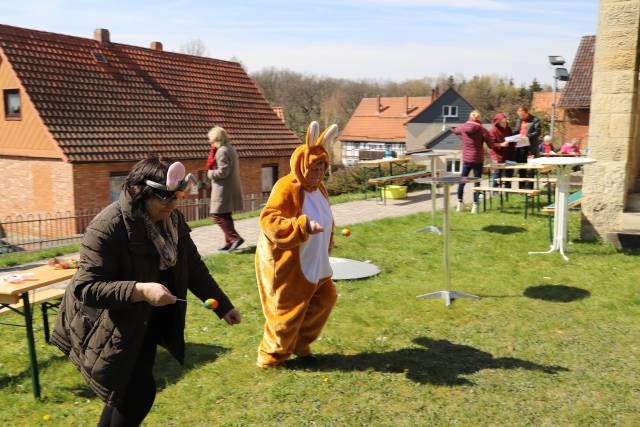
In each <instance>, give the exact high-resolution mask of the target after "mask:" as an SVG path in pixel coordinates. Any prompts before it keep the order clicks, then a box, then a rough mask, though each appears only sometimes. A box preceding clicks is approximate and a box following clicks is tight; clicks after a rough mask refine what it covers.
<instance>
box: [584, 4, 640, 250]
mask: <svg viewBox="0 0 640 427" xmlns="http://www.w3.org/2000/svg"><path fill="white" fill-rule="evenodd" d="M639 33H640V0H601V1H600V12H599V19H598V32H597V36H596V51H595V58H594V69H593V85H592V95H591V115H590V120H589V147H590V153H589V156H590V157H592V158H595V159H596V160H597V163H595V164H592V165H588V166H586V167H585V168H584V170H585V175H584V187H583V193H584V202H583V205H582V212H583V227H582V237H583V238H586V239H593V238H596V237H598V236H604V235H605V234H606V233H607V232H610V231H614V230H616V229H617V228H618V227H619V226H620V220H621V216H622V213H623V212H624V208H625V203H626V197H627V194H628V192H629V191H630V190H631V188H632V183H633V181H634V179H635V177H636V176H637V174H638V160H639V159H638V144H639V142H640V139H639V137H640V134H639V130H638V128H639V127H640V121H639V119H640V117H639V112H640V108H639V106H638V101H639V97H638V96H637V91H638V64H639V55H638V48H639V44H638V42H639V37H638V36H639Z"/></svg>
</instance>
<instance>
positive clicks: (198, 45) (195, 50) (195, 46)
mask: <svg viewBox="0 0 640 427" xmlns="http://www.w3.org/2000/svg"><path fill="white" fill-rule="evenodd" d="M179 52H180V53H186V54H187V55H195V56H205V55H207V45H206V44H205V43H204V42H203V41H202V40H201V39H191V40H187V41H186V42H184V43H182V44H181V45H180V49H179Z"/></svg>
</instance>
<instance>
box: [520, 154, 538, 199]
mask: <svg viewBox="0 0 640 427" xmlns="http://www.w3.org/2000/svg"><path fill="white" fill-rule="evenodd" d="M529 155H532V156H533V157H539V154H538V146H537V145H531V146H529V147H518V148H516V162H518V163H527V162H528V157H529ZM518 176H519V177H520V178H533V177H534V176H535V172H534V171H533V170H532V169H520V170H519V171H518ZM518 188H528V189H531V188H533V182H521V183H520V185H519V186H518Z"/></svg>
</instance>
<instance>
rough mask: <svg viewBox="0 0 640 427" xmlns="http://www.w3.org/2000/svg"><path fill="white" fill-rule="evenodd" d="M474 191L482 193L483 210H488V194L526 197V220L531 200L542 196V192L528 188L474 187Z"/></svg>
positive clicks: (532, 205)
mask: <svg viewBox="0 0 640 427" xmlns="http://www.w3.org/2000/svg"><path fill="white" fill-rule="evenodd" d="M473 191H477V192H480V193H482V203H483V209H484V210H485V211H486V210H487V197H486V196H487V192H488V193H489V195H491V193H493V192H495V193H500V194H521V195H523V196H524V218H525V219H526V218H527V217H528V214H529V198H532V199H533V198H534V197H536V196H538V195H539V194H540V190H534V189H528V188H502V187H474V188H473ZM533 207H534V204H533V203H531V211H532V213H533ZM489 208H491V197H489ZM500 209H502V198H500Z"/></svg>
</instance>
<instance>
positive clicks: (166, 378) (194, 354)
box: [65, 343, 228, 399]
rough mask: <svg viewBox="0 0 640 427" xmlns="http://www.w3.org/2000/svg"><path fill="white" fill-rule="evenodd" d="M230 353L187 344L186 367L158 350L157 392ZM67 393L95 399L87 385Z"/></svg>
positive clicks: (75, 387) (212, 346)
mask: <svg viewBox="0 0 640 427" xmlns="http://www.w3.org/2000/svg"><path fill="white" fill-rule="evenodd" d="M227 351H228V349H227V348H225V347H221V346H218V345H209V344H193V343H187V344H186V349H185V353H186V357H185V361H184V365H180V364H179V363H178V362H177V361H176V360H175V359H174V358H173V356H171V355H170V354H169V353H168V352H167V351H161V350H160V349H158V354H157V356H156V362H155V364H154V367H153V376H154V378H155V380H156V384H157V391H161V390H162V389H164V388H165V387H167V386H168V385H171V384H175V383H177V382H178V381H179V380H180V378H182V376H184V374H186V373H187V372H188V371H189V370H191V369H193V368H197V367H198V366H201V365H204V364H207V363H210V362H213V361H215V360H216V359H217V358H218V357H220V356H221V355H222V354H224V353H226V352H227ZM65 391H68V392H69V393H73V394H74V395H75V396H78V397H82V398H85V399H93V398H95V397H96V395H95V393H94V392H93V390H91V388H90V387H89V386H88V385H86V384H85V383H82V384H79V385H76V386H72V387H65Z"/></svg>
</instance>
